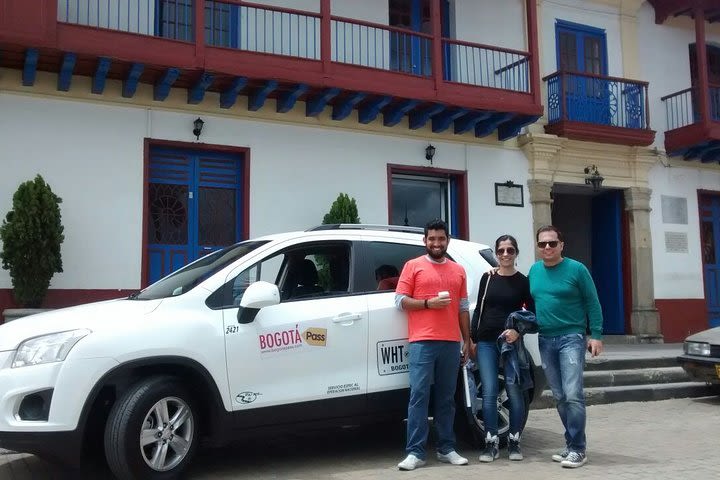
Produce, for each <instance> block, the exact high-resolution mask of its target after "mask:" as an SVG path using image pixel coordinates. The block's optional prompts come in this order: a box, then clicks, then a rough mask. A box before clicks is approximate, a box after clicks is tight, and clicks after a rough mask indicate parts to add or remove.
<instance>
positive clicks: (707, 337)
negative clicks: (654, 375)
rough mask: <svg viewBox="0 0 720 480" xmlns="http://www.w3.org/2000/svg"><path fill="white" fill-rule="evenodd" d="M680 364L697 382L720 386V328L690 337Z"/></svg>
mask: <svg viewBox="0 0 720 480" xmlns="http://www.w3.org/2000/svg"><path fill="white" fill-rule="evenodd" d="M683 352H684V353H683V355H680V356H679V357H678V363H680V365H681V366H682V368H683V369H684V370H685V371H686V372H687V373H688V374H689V375H690V376H691V377H692V378H693V379H695V380H699V381H701V382H707V383H714V384H720V327H715V328H711V329H710V330H704V331H702V332H699V333H696V334H694V335H690V336H689V337H687V338H686V339H685V343H684V344H683Z"/></svg>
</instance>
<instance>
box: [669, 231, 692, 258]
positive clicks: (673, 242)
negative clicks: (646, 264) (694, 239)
mask: <svg viewBox="0 0 720 480" xmlns="http://www.w3.org/2000/svg"><path fill="white" fill-rule="evenodd" d="M665 251H666V252H667V253H688V236H687V233H685V232H665Z"/></svg>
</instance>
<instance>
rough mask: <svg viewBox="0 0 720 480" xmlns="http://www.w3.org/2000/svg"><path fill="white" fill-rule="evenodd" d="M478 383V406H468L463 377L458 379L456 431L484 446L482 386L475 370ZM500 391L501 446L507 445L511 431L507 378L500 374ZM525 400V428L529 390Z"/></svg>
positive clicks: (498, 409)
mask: <svg viewBox="0 0 720 480" xmlns="http://www.w3.org/2000/svg"><path fill="white" fill-rule="evenodd" d="M473 374H474V376H475V379H474V380H475V381H474V382H473V383H474V385H476V388H475V392H474V401H475V405H476V408H475V409H473V408H471V407H467V405H466V402H465V394H464V390H465V387H464V383H463V380H462V379H459V380H458V386H457V392H458V394H457V395H456V401H457V406H456V414H455V425H456V431H457V432H458V433H459V434H460V435H462V436H463V437H465V439H466V440H467V441H468V442H469V443H470V444H471V445H473V446H475V447H477V448H482V447H484V446H485V422H484V421H483V414H482V388H481V387H480V381H479V380H480V379H479V375H478V374H477V372H473ZM498 382H499V386H500V388H499V393H498V408H497V413H498V437H499V439H500V446H502V447H504V446H506V445H507V438H508V434H509V433H510V399H509V398H508V395H507V391H506V390H505V378H504V377H503V376H502V375H498ZM523 398H524V400H525V416H524V418H523V421H522V427H523V429H524V428H525V424H526V423H527V419H528V413H529V408H530V395H529V393H528V392H527V391H525V392H523Z"/></svg>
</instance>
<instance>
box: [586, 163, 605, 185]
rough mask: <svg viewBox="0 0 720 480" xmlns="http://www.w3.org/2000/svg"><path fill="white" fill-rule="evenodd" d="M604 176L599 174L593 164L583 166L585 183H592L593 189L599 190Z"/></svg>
mask: <svg viewBox="0 0 720 480" xmlns="http://www.w3.org/2000/svg"><path fill="white" fill-rule="evenodd" d="M603 180H605V177H603V176H602V175H600V172H598V169H597V167H596V166H595V165H590V166H589V167H585V185H592V187H593V190H600V187H601V186H602V182H603Z"/></svg>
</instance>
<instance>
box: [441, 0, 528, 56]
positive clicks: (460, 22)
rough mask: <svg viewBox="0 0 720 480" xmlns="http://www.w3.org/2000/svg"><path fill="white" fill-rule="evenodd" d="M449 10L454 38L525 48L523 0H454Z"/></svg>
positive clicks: (525, 21)
mask: <svg viewBox="0 0 720 480" xmlns="http://www.w3.org/2000/svg"><path fill="white" fill-rule="evenodd" d="M453 11H454V15H453V14H452V12H453ZM450 12H451V19H453V18H454V23H455V30H454V32H455V35H454V38H457V39H459V40H464V41H466V42H473V43H483V44H485V45H495V46H498V47H505V48H511V49H513V50H522V51H527V34H526V30H527V28H526V25H527V20H526V15H525V0H502V1H498V0H455V1H454V2H452V1H451V2H450ZM452 24H453V21H452V20H451V21H450V29H451V32H452V31H453V25H452Z"/></svg>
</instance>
